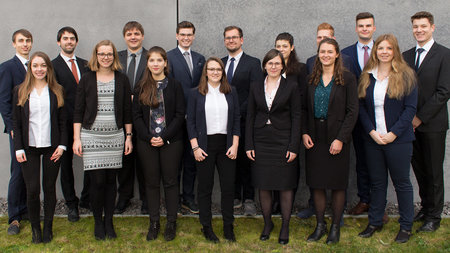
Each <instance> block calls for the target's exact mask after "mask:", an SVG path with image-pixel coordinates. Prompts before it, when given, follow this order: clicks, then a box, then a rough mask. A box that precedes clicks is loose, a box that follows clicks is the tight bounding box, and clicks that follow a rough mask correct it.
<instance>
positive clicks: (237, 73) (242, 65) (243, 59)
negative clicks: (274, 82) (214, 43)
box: [224, 53, 264, 91]
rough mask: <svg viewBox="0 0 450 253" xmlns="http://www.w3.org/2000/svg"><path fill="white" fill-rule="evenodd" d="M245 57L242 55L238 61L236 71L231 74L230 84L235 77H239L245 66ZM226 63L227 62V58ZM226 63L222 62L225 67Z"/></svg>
mask: <svg viewBox="0 0 450 253" xmlns="http://www.w3.org/2000/svg"><path fill="white" fill-rule="evenodd" d="M246 56H247V55H246V54H245V53H242V56H241V59H239V62H238V65H237V66H236V70H235V71H234V73H233V79H231V82H232V83H233V80H234V79H235V78H236V76H238V75H239V72H242V69H243V68H244V67H245V65H246V60H247V57H246ZM227 61H228V57H227ZM227 61H226V62H224V64H225V66H226V65H227ZM263 91H264V86H263Z"/></svg>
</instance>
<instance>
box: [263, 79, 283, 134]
mask: <svg viewBox="0 0 450 253" xmlns="http://www.w3.org/2000/svg"><path fill="white" fill-rule="evenodd" d="M267 78H268V77H266V79H265V80H264V95H265V97H266V104H267V109H269V111H270V109H271V108H272V103H273V99H274V98H275V95H276V94H277V90H278V87H280V81H281V76H280V78H278V81H277V86H275V88H274V89H273V90H272V91H271V92H270V93H269V92H267V85H266V82H267ZM266 124H268V125H270V124H272V122H270V119H267V122H266Z"/></svg>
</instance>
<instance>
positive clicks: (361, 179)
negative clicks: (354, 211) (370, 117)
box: [353, 122, 370, 204]
mask: <svg viewBox="0 0 450 253" xmlns="http://www.w3.org/2000/svg"><path fill="white" fill-rule="evenodd" d="M363 134H365V133H364V132H363V128H362V125H361V124H360V123H359V122H358V123H357V124H356V126H355V129H354V130H353V146H354V148H355V154H356V175H357V186H358V196H359V201H360V202H362V203H366V204H368V203H369V202H370V179H369V171H368V168H367V162H366V150H365V146H364V139H363Z"/></svg>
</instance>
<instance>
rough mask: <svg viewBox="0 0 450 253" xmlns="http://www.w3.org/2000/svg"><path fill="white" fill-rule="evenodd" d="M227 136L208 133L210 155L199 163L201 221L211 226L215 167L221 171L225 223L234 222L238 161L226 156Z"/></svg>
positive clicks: (198, 188) (208, 152)
mask: <svg viewBox="0 0 450 253" xmlns="http://www.w3.org/2000/svg"><path fill="white" fill-rule="evenodd" d="M226 147H227V136H226V135H224V134H216V135H208V148H207V149H208V150H207V151H205V152H206V153H207V154H208V156H207V157H206V159H205V160H203V161H201V162H196V165H197V179H198V186H197V190H198V193H197V198H198V206H199V210H200V214H199V216H200V223H201V224H202V225H203V226H211V220H212V214H211V195H212V190H213V187H214V172H215V167H216V166H217V170H218V172H219V181H220V191H221V209H222V217H223V224H224V225H230V224H233V221H234V216H233V211H234V210H233V199H234V180H235V171H236V170H235V168H236V161H235V160H232V159H230V158H228V157H227V156H226V154H225V153H226V152H227V148H226Z"/></svg>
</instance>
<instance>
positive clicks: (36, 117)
mask: <svg viewBox="0 0 450 253" xmlns="http://www.w3.org/2000/svg"><path fill="white" fill-rule="evenodd" d="M63 93H64V92H63V87H62V86H61V85H59V84H58V83H57V82H56V79H55V77H54V73H53V66H52V63H51V61H50V58H48V56H47V55H46V54H45V53H43V52H36V53H34V54H33V55H32V56H31V58H30V61H29V65H28V71H27V74H26V76H25V81H24V82H23V83H22V84H21V85H20V86H18V87H17V88H16V89H15V90H14V97H13V120H14V121H13V123H14V126H13V127H14V146H15V150H16V158H17V161H18V162H19V163H21V165H22V174H23V178H24V181H25V185H26V188H27V207H28V214H29V218H30V223H31V231H32V242H33V243H41V242H45V243H48V242H50V241H51V240H52V238H53V231H52V224H53V215H54V213H55V206H56V190H55V183H56V178H57V177H58V172H59V165H60V158H61V156H62V154H63V152H64V150H66V148H67V127H66V114H65V111H64V107H63V106H64V94H63ZM41 155H42V156H43V158H42V188H43V190H44V232H43V235H42V234H41V225H40V214H39V213H40V207H41V206H40V198H39V193H40V191H41V185H40V183H39V180H40V179H41V174H40V173H41V170H40V167H41Z"/></svg>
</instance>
